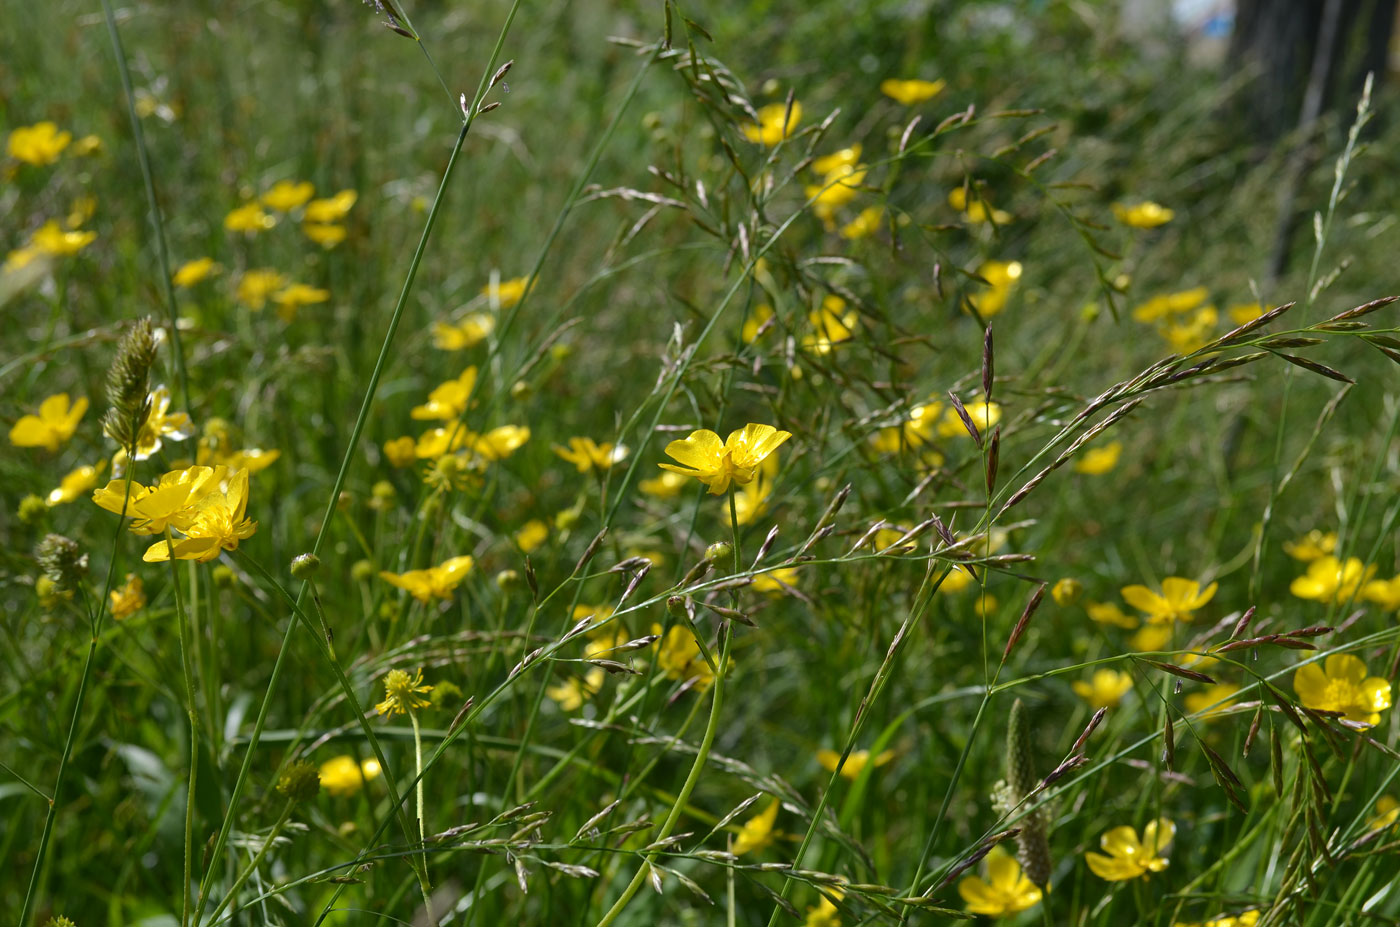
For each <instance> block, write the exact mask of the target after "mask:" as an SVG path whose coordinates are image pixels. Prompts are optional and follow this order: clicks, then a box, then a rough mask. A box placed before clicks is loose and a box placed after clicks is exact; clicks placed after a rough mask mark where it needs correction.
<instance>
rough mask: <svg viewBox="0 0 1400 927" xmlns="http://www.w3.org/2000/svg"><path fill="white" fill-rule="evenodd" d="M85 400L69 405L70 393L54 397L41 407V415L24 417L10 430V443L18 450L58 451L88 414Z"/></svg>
mask: <svg viewBox="0 0 1400 927" xmlns="http://www.w3.org/2000/svg"><path fill="white" fill-rule="evenodd" d="M87 408H88V401H87V398H86V397H79V399H78V400H77V401H76V402H73V401H70V400H69V398H68V394H67V393H55V394H54V395H52V396H49V397H48V398H47V399H45V400H44V401H43V402H41V403H39V414H38V415H24V416H21V417H20V420H19V421H17V422H15V424H14V427H12V428H11V429H10V443H11V444H13V445H14V446H15V447H42V448H43V449H44V450H46V451H49V452H51V453H52V452H53V451H57V450H58V449H59V448H60V447H62V446H63V445H64V444H66V443H68V439H69V438H71V437H73V432H75V431H77V430H78V423H79V422H80V421H82V419H83V414H84V413H85V412H87Z"/></svg>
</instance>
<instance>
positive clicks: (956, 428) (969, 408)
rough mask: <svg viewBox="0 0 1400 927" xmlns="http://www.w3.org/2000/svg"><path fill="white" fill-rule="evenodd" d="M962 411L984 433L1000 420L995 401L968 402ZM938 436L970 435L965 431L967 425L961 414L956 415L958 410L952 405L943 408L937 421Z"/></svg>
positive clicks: (966, 436)
mask: <svg viewBox="0 0 1400 927" xmlns="http://www.w3.org/2000/svg"><path fill="white" fill-rule="evenodd" d="M963 411H964V412H966V413H967V417H968V418H970V419H972V424H974V425H976V426H977V429H978V430H979V431H981V432H982V434H983V435H986V434H987V433H988V432H989V431H991V430H992V428H993V427H994V426H995V425H996V424H997V423H998V422H1000V421H1001V406H1000V405H998V404H997V403H995V402H982V401H981V400H978V401H977V402H969V403H967V404H965V405H964V406H963ZM938 436H939V437H940V438H956V437H964V438H970V437H972V436H971V435H969V434H968V433H967V426H966V425H964V424H963V420H962V416H960V415H958V410H957V409H954V408H953V407H952V406H948V407H946V408H944V409H943V417H942V419H940V420H939V422H938Z"/></svg>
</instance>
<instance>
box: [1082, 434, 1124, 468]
mask: <svg viewBox="0 0 1400 927" xmlns="http://www.w3.org/2000/svg"><path fill="white" fill-rule="evenodd" d="M1122 456H1123V442H1122V441H1110V442H1108V443H1107V444H1105V445H1104V446H1103V447H1091V448H1089V449H1088V450H1087V451H1085V452H1084V453H1083V455H1081V456H1080V458H1079V459H1078V460H1076V461H1075V462H1074V472H1075V473H1084V474H1088V475H1089V476H1102V475H1103V474H1105V473H1107V472H1109V471H1110V470H1112V469H1113V468H1114V467H1116V466H1118V459H1119V458H1120V457H1122Z"/></svg>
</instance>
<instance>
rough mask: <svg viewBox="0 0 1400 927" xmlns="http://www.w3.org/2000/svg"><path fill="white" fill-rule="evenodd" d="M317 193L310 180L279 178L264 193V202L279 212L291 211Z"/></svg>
mask: <svg viewBox="0 0 1400 927" xmlns="http://www.w3.org/2000/svg"><path fill="white" fill-rule="evenodd" d="M315 195H316V188H315V187H313V186H312V185H311V182H310V181H307V180H303V181H300V182H297V181H293V180H279V181H277V183H275V184H273V185H272V189H271V190H268V191H267V192H266V193H264V194H263V195H262V203H263V205H264V206H266V207H267V208H269V209H275V210H277V211H278V212H291V211H292V210H293V209H296V208H297V207H298V206H301V205H303V204H304V203H306V201H307V200H309V199H311V198H312V197H313V196H315Z"/></svg>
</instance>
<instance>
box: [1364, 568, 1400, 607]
mask: <svg viewBox="0 0 1400 927" xmlns="http://www.w3.org/2000/svg"><path fill="white" fill-rule="evenodd" d="M1361 598H1363V599H1365V600H1366V601H1367V602H1370V603H1371V604H1373V605H1379V606H1380V607H1381V608H1383V609H1385V610H1386V611H1388V612H1393V611H1395V610H1396V609H1397V608H1400V576H1392V577H1391V578H1390V579H1373V580H1371V581H1370V582H1369V583H1367V584H1366V585H1364V586H1362V587H1361Z"/></svg>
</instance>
